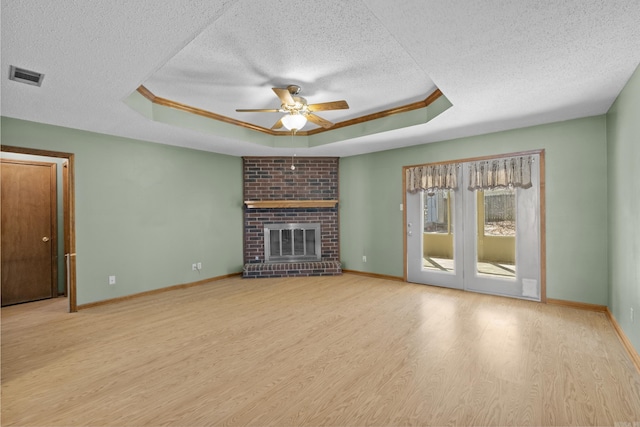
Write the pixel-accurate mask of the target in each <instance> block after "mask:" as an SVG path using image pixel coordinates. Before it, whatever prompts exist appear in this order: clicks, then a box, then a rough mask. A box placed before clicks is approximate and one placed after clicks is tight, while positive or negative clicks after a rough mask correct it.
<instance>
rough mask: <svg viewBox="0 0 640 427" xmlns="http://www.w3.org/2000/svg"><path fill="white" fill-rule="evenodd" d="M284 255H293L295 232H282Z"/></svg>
mask: <svg viewBox="0 0 640 427" xmlns="http://www.w3.org/2000/svg"><path fill="white" fill-rule="evenodd" d="M282 255H283V256H286V255H293V230H282Z"/></svg>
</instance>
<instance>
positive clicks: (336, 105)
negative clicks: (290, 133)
mask: <svg viewBox="0 0 640 427" xmlns="http://www.w3.org/2000/svg"><path fill="white" fill-rule="evenodd" d="M273 91H274V92H275V94H276V95H277V96H278V98H280V101H282V104H281V105H280V108H271V109H237V110H236V111H237V112H240V113H255V112H258V113H285V115H284V116H283V117H281V118H280V119H279V120H278V121H277V122H276V123H275V124H274V125H273V126H272V127H271V129H281V128H282V127H285V128H287V129H288V130H295V131H298V130H300V129H302V127H304V125H305V124H306V123H307V120H309V121H310V122H312V123H315V124H317V125H318V126H322V127H323V128H325V129H328V128H330V127H331V126H333V123H331V122H330V121H329V120H327V119H323V118H322V117H320V116H318V115H316V114H314V113H315V112H316V111H327V110H346V109H348V108H349V104H347V101H344V100H342V101H332V102H323V103H320V104H308V103H307V100H306V99H304V98H303V97H301V96H298V94H299V93H300V86H297V85H289V86H287V87H286V88H278V87H274V88H273Z"/></svg>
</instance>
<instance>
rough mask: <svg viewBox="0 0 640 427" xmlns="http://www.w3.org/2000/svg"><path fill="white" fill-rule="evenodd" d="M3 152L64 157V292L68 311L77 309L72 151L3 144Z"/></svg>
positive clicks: (0, 149) (73, 162) (73, 159)
mask: <svg viewBox="0 0 640 427" xmlns="http://www.w3.org/2000/svg"><path fill="white" fill-rule="evenodd" d="M0 151H2V152H3V153H15V154H22V155H28V156H41V157H49V158H54V159H66V162H65V164H64V166H63V173H62V186H61V188H62V193H63V196H62V199H63V201H62V205H63V209H62V210H63V233H62V236H61V237H62V240H63V242H64V243H63V246H64V268H63V269H64V275H63V276H62V277H63V280H64V283H65V285H64V294H66V296H67V298H68V310H69V312H76V311H77V300H76V239H75V179H74V177H75V158H74V157H75V156H74V154H73V153H65V152H58V151H49V150H40V149H32V148H24V147H13V146H6V145H3V146H2V147H1V148H0Z"/></svg>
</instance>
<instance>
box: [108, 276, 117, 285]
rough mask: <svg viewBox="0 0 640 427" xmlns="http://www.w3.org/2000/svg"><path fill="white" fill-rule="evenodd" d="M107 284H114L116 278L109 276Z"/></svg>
mask: <svg viewBox="0 0 640 427" xmlns="http://www.w3.org/2000/svg"><path fill="white" fill-rule="evenodd" d="M109 284H110V285H115V284H116V276H109Z"/></svg>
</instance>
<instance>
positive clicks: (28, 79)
mask: <svg viewBox="0 0 640 427" xmlns="http://www.w3.org/2000/svg"><path fill="white" fill-rule="evenodd" d="M42 79H44V74H42V73H36V72H35V71H29V70H25V69H24V68H18V67H16V66H14V65H12V66H11V68H10V69H9V80H14V81H16V82H20V83H26V84H28V85H33V86H40V85H41V84H42Z"/></svg>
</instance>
